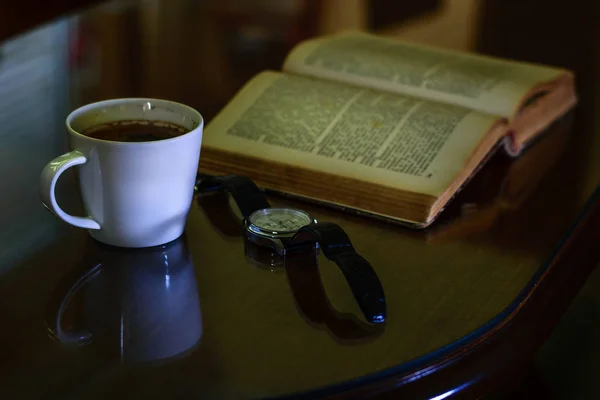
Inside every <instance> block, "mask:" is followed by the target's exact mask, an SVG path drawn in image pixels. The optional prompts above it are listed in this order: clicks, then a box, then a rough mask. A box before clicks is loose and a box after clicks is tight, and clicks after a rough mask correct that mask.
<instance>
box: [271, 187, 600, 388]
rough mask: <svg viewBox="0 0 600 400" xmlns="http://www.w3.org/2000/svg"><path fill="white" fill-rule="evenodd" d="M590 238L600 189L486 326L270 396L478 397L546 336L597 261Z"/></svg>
mask: <svg viewBox="0 0 600 400" xmlns="http://www.w3.org/2000/svg"><path fill="white" fill-rule="evenodd" d="M594 237H600V186H597V187H596V189H595V190H594V192H593V193H592V194H591V196H590V197H589V198H588V200H587V201H586V203H585V205H584V207H583V209H582V210H581V211H580V212H579V214H578V216H577V217H576V218H575V219H574V221H573V223H572V224H571V226H570V227H569V229H567V232H566V233H565V235H564V236H563V237H562V239H561V240H560V241H559V243H558V244H557V246H556V248H555V251H554V253H553V254H552V255H551V256H550V257H549V259H548V260H547V261H546V262H544V263H543V264H542V265H541V266H540V268H539V269H538V270H537V271H536V272H535V274H534V275H533V276H532V278H531V279H530V280H529V282H528V283H527V285H526V286H525V287H524V288H523V289H522V290H521V292H520V293H519V294H518V296H517V297H516V298H515V299H514V300H513V301H512V302H511V303H510V304H509V305H508V306H507V307H506V308H505V309H504V310H502V311H501V312H500V313H499V314H498V315H496V316H495V317H494V318H492V319H491V320H490V321H488V322H487V323H486V324H485V325H482V326H481V327H479V328H478V329H476V330H474V331H473V332H471V333H468V334H467V335H465V336H463V337H461V338H460V339H458V340H456V341H454V342H452V343H450V344H448V345H446V346H443V347H441V348H439V349H437V350H434V351H432V352H430V353H428V354H427V355H424V356H421V357H418V358H416V359H413V360H411V361H409V362H407V363H403V364H401V365H398V366H396V367H392V368H390V369H387V370H384V371H380V372H377V373H373V374H369V375H365V376H362V377H358V378H356V379H353V380H352V381H345V382H340V383H339V384H336V385H334V386H328V387H323V388H318V389H314V390H310V391H306V392H302V393H297V394H291V395H283V396H273V397H269V398H273V399H274V398H277V399H315V398H323V397H327V398H344V399H348V398H361V399H362V398H367V397H372V396H375V395H376V396H382V395H386V394H388V395H389V394H392V393H393V398H398V396H401V397H402V398H405V397H406V398H450V397H457V396H458V397H462V396H465V395H468V396H469V397H471V396H478V395H481V394H483V393H485V390H484V389H485V388H489V387H490V386H495V385H497V384H498V382H500V381H503V380H506V379H510V377H511V376H514V375H515V374H516V373H518V372H519V369H518V368H516V366H517V365H519V366H522V365H524V364H525V363H526V362H528V361H529V360H530V359H531V357H533V355H534V354H535V352H536V350H537V349H538V348H539V347H541V345H542V344H543V343H544V341H545V340H546V339H547V337H548V336H549V335H550V333H551V332H552V329H553V328H554V327H555V326H556V324H557V323H558V321H559V320H560V317H561V316H562V315H563V314H564V312H565V311H566V310H567V308H568V306H569V304H570V301H571V300H572V298H573V297H575V295H576V294H577V292H578V291H579V289H580V288H581V286H583V284H584V283H585V281H586V279H587V277H588V276H589V275H590V273H591V272H592V271H593V269H594V268H595V267H596V265H597V263H598V261H599V260H600V251H595V247H594V246H593V243H594V240H593V238H594ZM581 238H584V239H583V240H581ZM574 260H576V261H578V262H580V264H581V265H580V266H578V268H561V267H562V266H564V265H565V264H567V263H568V264H573V263H574ZM556 282H561V283H565V282H567V283H569V284H570V286H569V287H568V288H567V289H566V290H565V291H564V292H563V293H561V296H556V293H550V291H549V289H551V287H552V284H553V283H556ZM540 304H545V306H544V311H545V312H543V313H540V312H539V310H538V308H539V305H540ZM550 310H551V311H552V312H549V311H550ZM540 322H544V323H543V324H541V323H540ZM524 327H528V328H529V329H523V328H524ZM515 339H519V340H515ZM508 343H512V344H513V345H514V348H513V349H512V350H511V351H506V345H507V344H508ZM492 356H493V357H492ZM490 359H492V360H491V362H490ZM498 360H501V362H498ZM440 396H443V397H440ZM386 397H387V396H386Z"/></svg>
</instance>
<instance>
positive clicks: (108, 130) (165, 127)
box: [82, 121, 189, 142]
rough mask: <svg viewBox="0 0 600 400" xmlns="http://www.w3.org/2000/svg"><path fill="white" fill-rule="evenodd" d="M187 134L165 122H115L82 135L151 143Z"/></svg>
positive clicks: (88, 130) (185, 131)
mask: <svg viewBox="0 0 600 400" xmlns="http://www.w3.org/2000/svg"><path fill="white" fill-rule="evenodd" d="M187 132H189V130H188V129H185V128H184V127H182V126H179V125H176V124H173V123H171V122H165V121H117V122H111V123H107V124H102V125H96V126H93V127H91V128H90V129H87V130H85V131H84V132H82V133H83V134H84V135H86V136H89V137H92V138H95V139H101V140H110V141H113V142H152V141H156V140H164V139H171V138H174V137H177V136H181V135H183V134H185V133H187Z"/></svg>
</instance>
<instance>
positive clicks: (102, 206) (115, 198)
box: [40, 99, 203, 247]
mask: <svg viewBox="0 0 600 400" xmlns="http://www.w3.org/2000/svg"><path fill="white" fill-rule="evenodd" d="M66 124H67V132H68V138H69V145H70V149H71V151H70V152H69V153H66V154H63V155H62V156H60V157H57V158H55V159H54V160H52V161H51V162H50V163H49V164H48V165H46V167H45V168H44V170H43V172H42V176H41V179H40V196H41V198H42V202H43V203H44V205H45V206H46V207H47V208H48V209H49V210H50V211H52V212H53V213H54V214H55V215H57V216H58V217H59V218H61V219H62V220H63V221H65V222H67V223H69V224H71V225H74V226H77V227H80V228H85V229H88V230H89V232H90V234H91V235H92V237H94V238H95V239H97V240H99V241H101V242H104V243H107V244H111V245H114V246H122V247H149V246H156V245H159V244H164V243H167V242H170V241H171V240H174V239H176V238H178V237H179V236H181V234H182V232H183V228H184V225H185V220H186V217H187V214H188V212H189V209H190V206H191V202H192V197H193V191H194V183H195V179H196V172H197V169H198V162H199V158H200V146H201V144H202V129H203V120H202V117H201V116H200V114H199V113H198V112H197V111H196V110H194V109H192V108H190V107H187V106H185V105H183V104H179V103H175V102H171V101H165V100H155V99H116V100H107V101H102V102H98V103H92V104H89V105H87V106H84V107H81V108H79V109H77V110H75V111H73V112H72V113H71V114H70V115H69V116H68V117H67V121H66ZM73 166H78V168H77V172H78V174H79V183H80V187H81V194H82V199H83V204H84V206H85V209H86V212H87V214H88V215H87V216H85V217H76V216H72V215H69V214H67V213H66V212H64V211H63V210H62V209H61V208H60V206H59V205H58V203H57V201H56V197H55V193H54V190H55V186H56V182H57V180H58V178H59V176H60V175H61V174H62V173H63V172H64V171H65V170H67V169H68V168H70V167H73Z"/></svg>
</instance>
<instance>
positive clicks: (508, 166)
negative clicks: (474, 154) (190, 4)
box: [426, 118, 572, 242]
mask: <svg viewBox="0 0 600 400" xmlns="http://www.w3.org/2000/svg"><path fill="white" fill-rule="evenodd" d="M571 120H572V119H571V118H568V119H566V120H564V119H563V120H562V121H560V123H558V124H555V125H554V126H553V127H551V128H549V130H548V132H547V134H545V135H544V136H543V137H541V138H540V140H539V141H538V142H537V143H536V144H535V146H532V147H531V148H530V149H528V150H527V151H526V152H525V153H524V154H523V156H521V157H519V158H518V159H515V160H512V161H511V162H509V163H506V162H505V163H504V165H500V167H501V171H499V172H503V176H502V177H498V178H500V179H498V180H497V187H496V190H495V195H494V196H493V197H492V198H488V199H485V200H483V201H478V200H477V199H474V200H475V201H474V202H471V201H469V202H468V203H462V204H456V206H459V205H460V208H461V213H460V215H458V216H455V217H454V218H451V219H450V220H448V221H447V222H445V223H439V224H437V225H436V226H435V228H433V229H430V230H428V231H427V232H426V239H427V241H428V242H438V241H442V240H446V239H455V238H457V237H462V238H464V237H468V236H471V235H477V234H481V233H483V232H486V231H487V230H489V229H490V228H492V226H493V225H494V223H495V222H496V220H497V219H498V218H500V217H501V216H502V215H503V214H504V215H506V214H509V213H511V212H513V211H514V210H517V209H518V208H519V207H520V206H521V205H522V204H523V203H524V202H525V201H526V200H527V199H528V198H529V197H530V195H531V194H532V193H533V192H534V190H535V188H536V187H537V186H538V184H539V183H540V182H541V181H542V179H543V178H544V176H545V175H546V174H547V172H548V171H549V170H550V169H551V168H552V167H553V166H554V165H555V164H556V163H557V162H558V161H559V159H560V157H561V156H562V154H563V151H564V149H565V148H566V145H567V141H568V139H569V133H570V127H571ZM502 161H508V160H502ZM492 164H493V163H492ZM490 167H494V165H490ZM487 172H494V173H496V172H498V171H488V170H487V169H486V170H484V171H482V172H481V175H478V176H477V178H476V180H478V179H479V178H480V177H481V178H484V179H486V178H488V176H487V175H486V173H487ZM474 183H476V184H477V183H478V182H475V181H474ZM482 183H483V182H482ZM467 192H468V190H467ZM464 194H467V193H466V192H465V193H464ZM457 200H458V199H457Z"/></svg>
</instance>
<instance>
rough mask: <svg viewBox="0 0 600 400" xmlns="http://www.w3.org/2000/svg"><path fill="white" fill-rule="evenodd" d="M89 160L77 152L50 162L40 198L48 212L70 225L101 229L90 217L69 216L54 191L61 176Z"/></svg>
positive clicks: (43, 178) (44, 173)
mask: <svg viewBox="0 0 600 400" xmlns="http://www.w3.org/2000/svg"><path fill="white" fill-rule="evenodd" d="M86 161H87V158H85V156H84V155H83V154H81V153H80V152H78V151H77V150H74V151H71V152H69V153H65V154H63V155H62V156H59V157H56V158H55V159H54V160H52V161H50V162H49V163H48V164H47V165H46V166H45V167H44V170H43V171H42V176H41V177H40V197H41V198H42V203H43V204H44V206H46V208H47V209H48V210H50V211H51V212H52V213H53V214H55V215H56V216H57V217H58V218H60V219H62V220H63V221H65V222H66V223H68V224H71V225H73V226H76V227H79V228H85V229H100V224H99V223H98V222H96V221H94V220H93V219H91V218H90V217H76V216H73V215H70V214H67V213H66V212H64V211H63V210H62V208H60V206H59V205H58V203H57V202H56V196H55V195H54V190H55V188H56V182H57V181H58V178H59V177H60V175H61V174H62V173H63V172H64V171H66V170H67V169H68V168H70V167H74V166H75V165H81V164H85V163H86Z"/></svg>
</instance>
